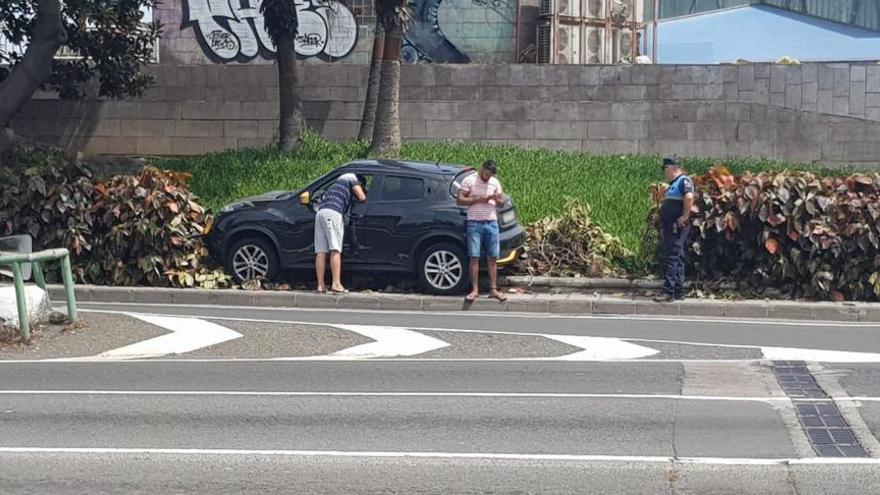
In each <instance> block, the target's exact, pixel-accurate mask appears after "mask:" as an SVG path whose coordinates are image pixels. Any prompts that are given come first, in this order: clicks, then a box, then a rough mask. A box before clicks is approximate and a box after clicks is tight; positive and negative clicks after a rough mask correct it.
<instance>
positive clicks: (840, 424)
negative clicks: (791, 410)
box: [773, 361, 868, 457]
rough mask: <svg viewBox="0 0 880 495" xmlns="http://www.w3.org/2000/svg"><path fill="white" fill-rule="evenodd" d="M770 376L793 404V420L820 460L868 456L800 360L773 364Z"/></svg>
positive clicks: (835, 406) (838, 411)
mask: <svg viewBox="0 0 880 495" xmlns="http://www.w3.org/2000/svg"><path fill="white" fill-rule="evenodd" d="M773 373H774V374H775V375H776V380H777V381H778V382H779V385H780V386H781V387H782V390H783V391H784V392H785V393H786V395H788V396H789V397H790V398H791V399H793V400H794V401H795V406H796V408H797V417H798V420H799V421H800V423H801V426H803V428H804V431H805V432H806V434H807V439H809V441H810V445H811V446H812V447H813V450H815V451H816V454H818V455H819V456H820V457H868V453H867V452H865V449H863V448H862V446H861V445H859V441H858V440H857V439H856V436H855V435H854V434H853V431H852V428H850V425H849V423H847V422H846V419H844V417H843V414H841V412H840V409H839V408H838V407H837V404H835V403H834V402H827V401H823V402H814V401H811V400H810V399H828V398H829V397H828V394H826V393H825V391H824V390H822V387H820V386H819V384H818V383H816V379H815V378H814V377H813V375H812V374H811V373H810V370H809V369H808V368H807V363H805V362H803V361H774V362H773Z"/></svg>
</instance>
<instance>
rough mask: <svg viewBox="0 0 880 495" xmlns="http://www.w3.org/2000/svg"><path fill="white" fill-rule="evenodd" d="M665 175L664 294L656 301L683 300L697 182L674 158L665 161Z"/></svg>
mask: <svg viewBox="0 0 880 495" xmlns="http://www.w3.org/2000/svg"><path fill="white" fill-rule="evenodd" d="M663 173H664V174H665V175H666V180H668V181H669V189H667V190H666V198H665V199H664V200H663V204H662V205H661V206H660V222H661V224H662V231H661V234H662V235H661V237H662V242H663V249H662V253H661V254H662V257H663V272H664V282H663V292H664V294H663V295H661V296H658V297H656V298H655V299H654V300H655V301H657V302H670V301H674V300H676V299H684V296H685V290H684V263H685V256H686V254H687V251H686V248H685V243H686V242H687V239H688V234H690V230H691V227H690V215H691V207H692V206H693V205H694V182H693V181H692V180H691V178H690V177H688V176H687V175H685V174H684V171H683V170H682V169H681V164H679V163H678V160H676V159H675V158H664V159H663Z"/></svg>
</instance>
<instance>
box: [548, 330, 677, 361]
mask: <svg viewBox="0 0 880 495" xmlns="http://www.w3.org/2000/svg"><path fill="white" fill-rule="evenodd" d="M542 337H545V338H548V339H551V340H555V341H558V342H562V343H563V344H568V345H570V346H574V347H580V348H581V349H583V350H581V351H577V352H573V353H571V354H566V355H564V356H559V357H556V358H554V359H555V360H557V361H614V360H617V359H639V358H643V357H648V356H653V355H655V354H658V353H659V352H660V351H658V350H656V349H651V348H650V347H645V346H641V345H637V344H633V343H631V342H625V341H623V340H621V339H614V338H607V337H583V336H580V335H549V334H545V335H542Z"/></svg>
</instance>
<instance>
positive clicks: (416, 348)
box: [277, 325, 449, 361]
mask: <svg viewBox="0 0 880 495" xmlns="http://www.w3.org/2000/svg"><path fill="white" fill-rule="evenodd" d="M333 327H335V328H340V329H342V330H348V331H349V332H354V333H357V334H360V335H363V336H364V337H367V338H368V339H372V340H373V342H370V343H367V344H361V345H356V346H354V347H349V348H346V349H342V350H341V351H337V352H334V353H333V354H328V355H326V356H312V357H307V358H305V359H326V360H349V359H371V358H393V357H407V356H415V355H418V354H424V353H426V352H431V351H435V350H437V349H442V348H444V347H449V343H448V342H444V341H442V340H440V339H435V338H434V337H429V336H427V335H425V334H422V333H419V332H414V331H412V330H406V329H404V328H397V327H379V326H370V325H333ZM301 359H303V358H278V359H277V360H279V361H286V360H301Z"/></svg>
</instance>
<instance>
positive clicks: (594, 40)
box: [582, 26, 605, 64]
mask: <svg viewBox="0 0 880 495" xmlns="http://www.w3.org/2000/svg"><path fill="white" fill-rule="evenodd" d="M583 39H584V52H583V54H584V56H583V62H582V63H585V64H601V63H604V61H605V56H604V51H605V28H601V27H593V26H586V27H584V34H583Z"/></svg>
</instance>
